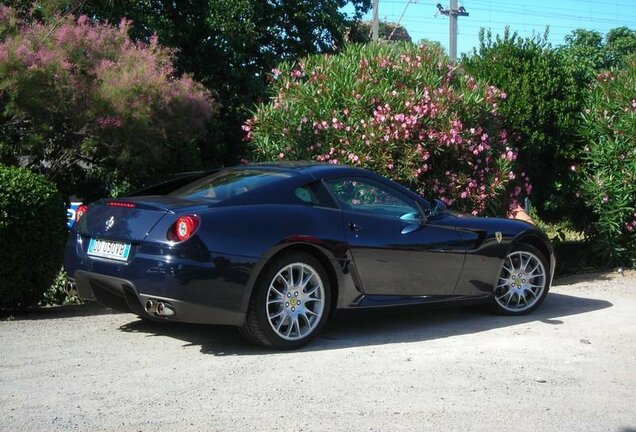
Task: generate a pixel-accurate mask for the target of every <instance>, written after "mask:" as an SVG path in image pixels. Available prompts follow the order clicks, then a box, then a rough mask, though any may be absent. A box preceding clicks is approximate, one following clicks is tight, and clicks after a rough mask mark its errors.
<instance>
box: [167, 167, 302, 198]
mask: <svg viewBox="0 0 636 432" xmlns="http://www.w3.org/2000/svg"><path fill="white" fill-rule="evenodd" d="M289 176H290V175H289V174H287V173H282V172H276V171H267V170H251V169H248V170H236V171H221V172H219V173H216V174H213V175H211V176H208V177H205V178H202V179H201V180H197V181H195V182H192V183H190V184H188V185H186V186H184V187H182V188H179V189H177V190H175V191H174V192H171V193H170V194H168V196H174V197H178V198H185V199H195V200H196V199H203V200H207V201H212V202H220V201H223V200H226V199H228V198H232V197H235V196H238V195H241V194H243V193H245V192H248V191H250V190H253V189H256V188H259V187H261V186H265V185H267V184H270V183H274V182H277V181H280V180H282V179H285V178H288V177H289Z"/></svg>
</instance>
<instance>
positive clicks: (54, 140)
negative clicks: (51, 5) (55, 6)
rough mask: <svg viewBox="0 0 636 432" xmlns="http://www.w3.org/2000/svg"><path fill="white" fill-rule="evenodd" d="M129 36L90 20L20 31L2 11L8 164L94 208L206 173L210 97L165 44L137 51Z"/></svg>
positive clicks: (0, 130) (0, 69) (1, 117)
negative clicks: (170, 176)
mask: <svg viewBox="0 0 636 432" xmlns="http://www.w3.org/2000/svg"><path fill="white" fill-rule="evenodd" d="M129 28H130V23H129V22H128V21H126V20H123V21H122V22H121V24H120V25H119V26H118V27H112V26H109V25H104V24H99V23H95V22H93V21H91V20H90V19H89V18H87V17H86V16H80V17H79V18H77V19H75V18H73V17H64V18H60V17H56V18H55V20H54V21H52V22H41V21H37V20H33V21H29V22H20V20H19V19H17V18H16V15H15V13H14V12H13V10H12V9H11V8H8V7H5V6H0V104H1V106H2V112H0V161H1V162H3V163H6V164H14V165H15V164H23V165H24V164H26V165H27V166H28V167H29V168H31V169H33V170H35V171H39V172H42V173H43V174H45V175H46V176H47V177H48V178H50V179H52V180H53V181H54V182H56V183H57V184H58V186H59V187H60V189H61V190H62V191H64V192H65V193H76V194H82V195H83V196H84V197H85V198H89V197H91V196H92V197H95V195H99V194H100V193H108V192H110V191H112V190H113V189H117V188H118V187H119V188H121V187H122V186H121V185H122V183H123V184H125V185H128V187H135V186H139V185H142V184H144V183H147V182H149V181H153V180H157V179H160V178H162V176H165V174H166V173H169V172H176V171H183V170H189V169H192V167H193V166H196V165H197V163H198V159H199V156H198V149H197V145H196V140H197V139H198V138H200V137H203V136H204V135H205V134H206V129H207V121H208V120H209V119H210V117H211V115H212V112H213V102H212V98H211V95H210V93H209V92H208V91H207V90H205V89H204V88H203V86H202V85H200V84H198V83H196V82H194V81H193V80H192V79H191V78H190V77H189V76H187V75H184V76H181V77H179V76H178V75H177V74H176V71H175V69H174V68H173V66H172V60H173V56H172V52H171V51H169V50H167V49H165V48H163V47H161V46H160V45H159V44H158V41H157V38H152V39H151V41H150V43H149V44H144V43H140V42H133V41H132V40H131V39H130V38H129V37H128V32H129ZM82 187H83V188H84V190H83V191H82V190H80V189H81V188H82ZM125 188H126V187H124V189H125ZM100 191H101V192H100Z"/></svg>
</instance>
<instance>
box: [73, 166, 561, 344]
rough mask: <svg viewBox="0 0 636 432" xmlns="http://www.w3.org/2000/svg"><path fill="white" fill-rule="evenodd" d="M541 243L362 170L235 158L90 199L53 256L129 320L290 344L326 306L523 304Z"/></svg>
mask: <svg viewBox="0 0 636 432" xmlns="http://www.w3.org/2000/svg"><path fill="white" fill-rule="evenodd" d="M554 265H555V260H554V254H553V249H552V246H551V245H550V243H549V242H548V241H547V239H546V237H545V235H544V234H543V233H542V232H541V231H540V230H538V229H537V228H536V227H534V226H533V225H530V224H528V223H525V222H522V221H517V220H510V219H497V218H478V217H471V216H463V215H458V214H455V213H452V212H451V211H449V210H447V209H446V208H445V207H444V206H443V205H441V204H440V203H439V202H433V203H431V202H429V201H427V200H425V199H423V198H422V197H420V196H419V195H417V194H415V193H413V192H411V191H410V190H408V189H406V188H404V187H402V186H400V185H398V184H397V183H394V182H392V181H391V180H388V179H386V178H384V177H382V176H380V175H377V174H374V173H372V172H369V171H366V170H362V169H358V168H352V167H347V166H341V165H320V164H313V163H296V164H271V165H246V166H240V167H235V168H227V169H222V170H220V171H218V172H214V173H212V174H210V175H207V176H204V177H202V178H197V179H196V180H194V181H191V182H189V183H187V184H185V185H182V186H181V187H179V188H178V189H176V190H174V191H172V192H170V193H168V194H165V195H148V196H135V197H127V198H122V199H105V200H101V201H97V202H94V203H92V204H90V205H89V206H88V208H87V209H85V213H84V214H83V216H82V217H81V218H80V219H79V221H78V223H76V224H75V226H74V227H73V228H72V230H71V232H70V235H69V240H68V243H67V246H66V255H65V266H66V270H67V272H68V274H69V275H71V277H72V278H73V280H74V282H75V284H76V287H77V290H78V293H79V295H80V297H81V298H83V299H87V300H98V301H100V302H102V303H104V304H105V305H108V306H110V307H112V308H115V309H119V310H124V311H129V312H132V313H135V314H137V315H139V316H140V317H142V318H146V319H152V320H162V321H181V322H191V323H205V324H225V325H233V326H237V327H239V328H240V329H241V332H242V333H243V335H245V336H246V337H248V338H249V339H251V340H253V341H255V342H257V343H259V344H262V345H266V346H269V347H274V348H278V349H292V348H297V347H300V346H302V345H304V344H306V343H308V342H309V341H310V340H311V339H312V338H314V337H315V336H316V335H317V334H318V333H319V332H320V330H321V328H322V327H323V325H324V324H325V321H326V320H327V318H328V317H329V314H330V313H331V312H332V311H333V310H334V309H358V308H377V307H386V306H400V305H414V304H423V303H433V302H459V301H461V302H466V301H469V302H476V303H478V302H484V303H489V304H491V305H492V307H493V308H494V309H495V310H496V311H498V312H500V313H502V314H506V315H520V314H525V313H528V312H530V311H532V310H533V309H535V308H537V307H538V306H539V305H540V304H541V302H542V301H543V299H544V298H545V296H546V295H547V293H548V290H549V288H550V284H551V281H552V276H553V273H554Z"/></svg>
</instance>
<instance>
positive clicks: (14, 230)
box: [0, 165, 67, 308]
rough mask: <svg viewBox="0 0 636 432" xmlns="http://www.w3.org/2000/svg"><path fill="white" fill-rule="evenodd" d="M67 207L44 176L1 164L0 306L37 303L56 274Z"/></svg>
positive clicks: (61, 253) (14, 306)
mask: <svg viewBox="0 0 636 432" xmlns="http://www.w3.org/2000/svg"><path fill="white" fill-rule="evenodd" d="M66 236H67V231H66V206H65V202H64V199H63V197H62V196H61V194H60V193H59V192H58V191H57V189H56V188H55V186H54V185H53V184H52V183H51V182H49V181H48V180H46V179H45V178H44V177H42V176H40V175H37V174H33V173H32V172H30V171H28V170H25V169H22V168H16V167H10V166H5V165H0V245H2V246H1V247H0V307H7V308H24V307H27V306H31V305H34V304H37V303H38V302H39V301H40V300H41V299H42V296H43V293H44V292H45V290H47V289H48V288H49V287H50V286H51V284H52V282H53V280H54V279H55V276H56V275H57V273H58V271H59V269H60V266H61V263H62V256H63V249H64V242H65V240H66Z"/></svg>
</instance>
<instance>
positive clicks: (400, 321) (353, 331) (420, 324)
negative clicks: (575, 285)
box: [120, 293, 612, 356]
mask: <svg viewBox="0 0 636 432" xmlns="http://www.w3.org/2000/svg"><path fill="white" fill-rule="evenodd" d="M611 306H612V303H610V302H608V301H605V300H599V299H589V298H582V297H576V296H572V295H565V294H555V293H552V294H550V295H549V296H548V297H547V298H546V300H545V302H544V304H543V305H542V306H541V307H540V308H539V309H538V310H536V311H535V312H533V313H532V314H530V315H526V316H519V317H507V316H498V315H493V314H491V313H489V312H488V311H487V310H485V308H484V307H477V306H468V307H454V308H451V307H446V308H443V309H440V308H437V309H432V308H431V307H417V308H408V309H406V310H405V309H392V310H381V311H355V312H346V313H342V312H341V313H338V314H336V315H335V316H334V317H332V319H331V320H330V322H329V323H328V325H327V326H326V328H325V329H323V332H322V334H321V335H320V336H319V337H318V338H317V339H316V340H314V341H313V342H312V343H311V344H309V346H307V347H305V348H302V349H301V350H298V351H294V352H307V351H323V350H332V349H342V348H351V347H358V346H371V345H384V344H393V343H403V342H420V341H426V340H432V339H439V338H445V337H450V336H456V335H464V334H471V333H479V332H482V331H487V330H492V329H497V328H502V327H508V326H514V325H519V324H523V323H527V322H542V323H545V324H546V325H561V324H563V323H564V321H563V320H562V318H565V317H568V316H572V315H577V314H582V313H587V312H592V311H595V310H600V309H605V308H608V307H611ZM120 330H121V331H124V332H134V333H147V334H148V335H149V336H168V337H172V338H175V339H179V340H182V341H185V342H186V345H185V346H200V347H201V353H203V354H212V355H219V356H223V355H254V354H264V353H274V352H275V351H272V350H265V349H263V348H259V347H257V346H255V345H252V344H250V343H248V342H246V341H245V340H244V339H242V338H241V337H240V335H239V332H238V331H237V329H235V328H232V327H221V326H205V325H194V324H181V323H161V322H151V321H145V320H136V321H132V322H130V323H127V324H124V325H123V326H121V327H120ZM294 352H292V353H291V354H292V355H293V353H294Z"/></svg>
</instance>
